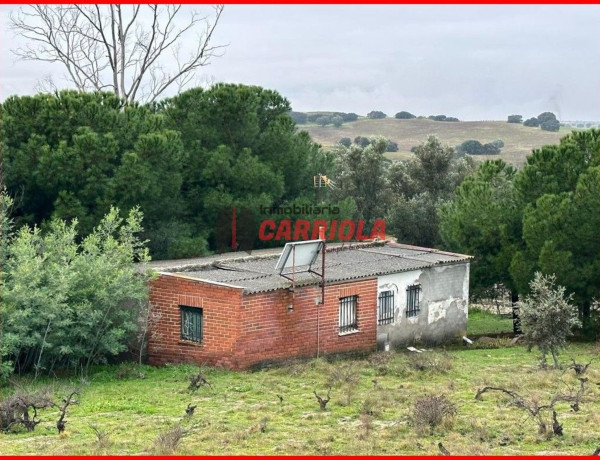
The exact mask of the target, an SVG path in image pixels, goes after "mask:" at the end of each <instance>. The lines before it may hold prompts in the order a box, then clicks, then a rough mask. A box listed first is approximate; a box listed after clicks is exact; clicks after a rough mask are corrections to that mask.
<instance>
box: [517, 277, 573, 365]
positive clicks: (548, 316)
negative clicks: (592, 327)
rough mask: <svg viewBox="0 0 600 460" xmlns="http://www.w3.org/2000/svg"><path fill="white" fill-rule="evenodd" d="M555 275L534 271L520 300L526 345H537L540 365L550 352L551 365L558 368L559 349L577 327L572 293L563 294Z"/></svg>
mask: <svg viewBox="0 0 600 460" xmlns="http://www.w3.org/2000/svg"><path fill="white" fill-rule="evenodd" d="M555 283H556V277H555V276H554V275H546V276H544V275H543V274H542V273H540V272H536V273H535V275H534V278H533V280H532V281H531V283H530V287H531V294H529V295H528V296H526V297H525V299H524V300H523V301H522V302H521V305H520V307H521V327H522V328H523V336H524V339H525V342H526V343H527V348H528V349H529V350H531V349H532V348H534V347H537V348H538V349H539V350H540V352H541V354H542V357H541V362H542V365H544V366H545V364H546V356H547V355H548V354H551V355H552V359H553V361H554V368H555V369H557V368H558V367H559V363H558V352H559V349H561V348H564V347H565V345H566V343H567V337H569V336H570V335H572V334H573V332H572V331H573V328H575V327H578V326H580V325H581V324H580V322H579V319H578V318H577V307H576V306H575V305H573V304H571V297H572V295H569V296H566V297H565V288H564V287H563V286H556V284H555Z"/></svg>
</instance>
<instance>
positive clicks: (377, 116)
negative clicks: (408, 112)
mask: <svg viewBox="0 0 600 460" xmlns="http://www.w3.org/2000/svg"><path fill="white" fill-rule="evenodd" d="M367 117H368V118H371V119H374V120H375V119H381V118H387V115H386V114H385V113H383V112H381V111H379V110H372V111H370V112H369V113H368V114H367Z"/></svg>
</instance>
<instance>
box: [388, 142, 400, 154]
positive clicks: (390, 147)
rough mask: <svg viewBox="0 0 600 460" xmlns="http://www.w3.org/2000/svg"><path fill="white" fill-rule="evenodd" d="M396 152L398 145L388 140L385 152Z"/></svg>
mask: <svg viewBox="0 0 600 460" xmlns="http://www.w3.org/2000/svg"><path fill="white" fill-rule="evenodd" d="M397 151H398V143H397V142H394V141H391V140H389V139H388V140H387V147H386V152H397Z"/></svg>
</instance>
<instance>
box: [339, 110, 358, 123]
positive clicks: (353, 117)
mask: <svg viewBox="0 0 600 460" xmlns="http://www.w3.org/2000/svg"><path fill="white" fill-rule="evenodd" d="M341 117H342V119H343V120H344V121H345V122H348V121H356V120H358V115H357V114H355V113H354V112H350V113H344V114H342V115H341Z"/></svg>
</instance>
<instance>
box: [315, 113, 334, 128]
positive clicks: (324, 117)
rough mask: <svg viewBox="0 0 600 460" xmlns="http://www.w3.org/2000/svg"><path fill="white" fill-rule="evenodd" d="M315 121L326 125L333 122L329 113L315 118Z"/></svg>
mask: <svg viewBox="0 0 600 460" xmlns="http://www.w3.org/2000/svg"><path fill="white" fill-rule="evenodd" d="M315 123H316V124H318V125H320V126H326V125H328V124H330V123H331V117H330V116H328V115H322V116H320V117H318V118H317V119H316V120H315Z"/></svg>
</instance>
